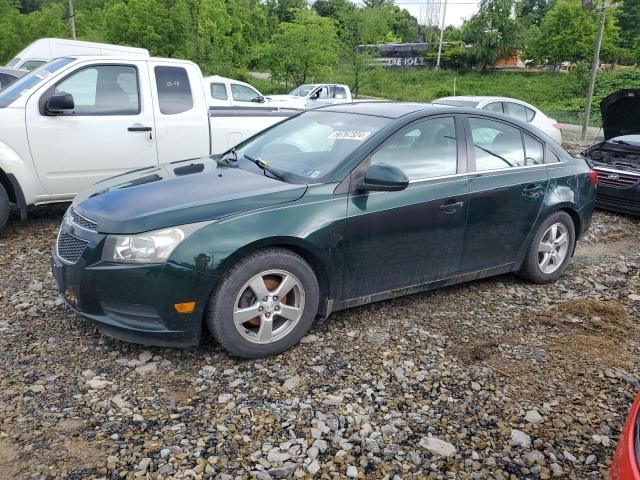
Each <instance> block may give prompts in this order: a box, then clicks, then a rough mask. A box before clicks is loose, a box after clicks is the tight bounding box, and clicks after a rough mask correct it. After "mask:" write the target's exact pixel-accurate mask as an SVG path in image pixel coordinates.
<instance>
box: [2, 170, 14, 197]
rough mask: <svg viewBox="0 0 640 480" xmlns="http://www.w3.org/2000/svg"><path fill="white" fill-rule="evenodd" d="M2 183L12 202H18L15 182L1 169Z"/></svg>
mask: <svg viewBox="0 0 640 480" xmlns="http://www.w3.org/2000/svg"><path fill="white" fill-rule="evenodd" d="M0 185H2V186H3V187H4V189H5V191H6V192H7V195H9V201H10V202H12V203H18V198H17V197H16V192H15V190H14V188H13V184H12V183H11V180H9V177H8V176H7V174H6V173H5V172H4V171H3V170H2V169H0Z"/></svg>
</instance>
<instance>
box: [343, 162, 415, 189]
mask: <svg viewBox="0 0 640 480" xmlns="http://www.w3.org/2000/svg"><path fill="white" fill-rule="evenodd" d="M407 186H409V178H408V177H407V176H406V175H405V174H404V172H403V171H402V170H400V169H399V168H398V167H394V166H393V165H389V164H386V163H379V164H377V165H371V166H370V167H369V168H368V169H367V171H366V172H365V173H364V177H363V178H361V179H360V180H358V181H356V184H355V187H356V190H364V191H371V192H399V191H400V190H404V189H405V188H407Z"/></svg>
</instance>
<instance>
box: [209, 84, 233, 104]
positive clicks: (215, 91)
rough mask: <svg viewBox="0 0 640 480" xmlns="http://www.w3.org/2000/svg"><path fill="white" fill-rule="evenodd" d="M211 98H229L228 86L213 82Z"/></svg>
mask: <svg viewBox="0 0 640 480" xmlns="http://www.w3.org/2000/svg"><path fill="white" fill-rule="evenodd" d="M211 98H215V99H217V100H227V99H228V98H229V96H228V95H227V87H226V85H225V84H224V83H212V84H211Z"/></svg>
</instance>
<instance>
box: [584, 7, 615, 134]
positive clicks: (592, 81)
mask: <svg viewBox="0 0 640 480" xmlns="http://www.w3.org/2000/svg"><path fill="white" fill-rule="evenodd" d="M610 6H611V5H610V4H607V3H605V2H602V6H601V8H600V26H599V27H598V35H597V37H596V49H595V50H594V52H593V63H592V64H591V77H590V78H589V90H588V91H587V104H586V105H585V108H584V118H583V119H582V134H581V135H580V138H581V139H582V140H584V139H586V138H587V128H588V127H589V117H590V116H591V102H593V90H594V88H595V85H596V75H597V74H598V69H599V68H600V48H601V47H602V36H603V35H604V25H605V18H606V9H607V8H608V7H610Z"/></svg>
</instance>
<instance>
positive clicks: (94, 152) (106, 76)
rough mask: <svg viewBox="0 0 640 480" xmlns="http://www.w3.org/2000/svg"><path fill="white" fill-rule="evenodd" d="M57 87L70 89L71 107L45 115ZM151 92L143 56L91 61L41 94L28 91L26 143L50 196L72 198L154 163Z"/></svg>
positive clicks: (154, 147)
mask: <svg viewBox="0 0 640 480" xmlns="http://www.w3.org/2000/svg"><path fill="white" fill-rule="evenodd" d="M59 92H66V93H69V94H71V96H72V97H73V100H74V104H75V108H74V110H73V111H70V112H66V113H64V114H61V115H55V116H52V115H47V114H46V112H44V109H43V107H42V105H43V103H44V99H46V98H47V97H48V96H50V95H53V94H54V93H59ZM149 98H151V94H150V87H149V77H148V73H147V65H146V63H145V62H126V63H118V64H115V63H113V64H111V63H104V64H100V65H89V66H87V67H84V68H80V69H79V70H76V71H74V72H73V73H71V74H69V75H68V76H67V77H65V78H63V79H62V80H61V81H59V82H58V83H57V84H56V85H55V87H52V88H51V89H49V90H48V91H47V92H45V93H44V94H43V95H42V96H41V97H40V96H37V95H34V96H32V97H31V99H30V100H29V102H28V103H27V117H28V118H29V121H28V122H27V133H28V137H29V146H30V148H31V154H32V156H33V161H34V164H35V167H36V170H37V172H38V176H39V178H40V181H41V182H42V185H43V186H44V188H45V189H46V191H47V193H49V194H50V195H51V199H52V200H60V199H66V198H72V197H73V196H74V195H75V194H77V193H78V192H79V191H81V190H82V189H84V188H86V187H87V186H89V185H91V184H93V183H95V182H97V181H99V180H101V179H103V178H106V177H110V176H113V175H116V174H119V173H122V172H125V171H128V170H133V169H135V168H140V167H147V166H151V165H155V164H156V163H157V157H156V144H155V135H153V131H152V127H153V125H154V120H153V110H152V108H151V105H150V102H149V101H148V99H149ZM144 100H146V101H144Z"/></svg>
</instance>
